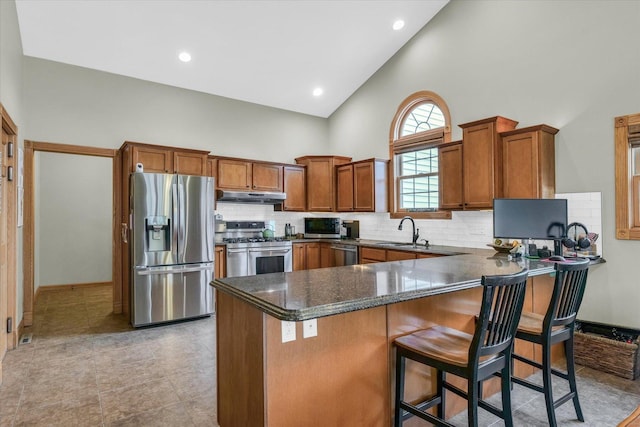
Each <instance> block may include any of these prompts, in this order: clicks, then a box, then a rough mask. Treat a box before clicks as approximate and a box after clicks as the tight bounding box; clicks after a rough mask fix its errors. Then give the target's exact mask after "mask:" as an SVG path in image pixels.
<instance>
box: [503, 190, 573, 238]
mask: <svg viewBox="0 0 640 427" xmlns="http://www.w3.org/2000/svg"><path fill="white" fill-rule="evenodd" d="M566 230H567V200H566V199H494V200H493V237H498V238H501V239H537V240H558V239H561V238H563V237H565V236H566Z"/></svg>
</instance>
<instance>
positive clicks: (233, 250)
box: [227, 249, 247, 254]
mask: <svg viewBox="0 0 640 427" xmlns="http://www.w3.org/2000/svg"><path fill="white" fill-rule="evenodd" d="M246 252H247V250H246V249H227V253H228V254H242V253H246Z"/></svg>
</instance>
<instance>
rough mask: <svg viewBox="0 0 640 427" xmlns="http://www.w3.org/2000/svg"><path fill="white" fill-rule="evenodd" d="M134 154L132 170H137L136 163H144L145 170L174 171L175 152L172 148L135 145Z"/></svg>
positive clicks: (157, 171)
mask: <svg viewBox="0 0 640 427" xmlns="http://www.w3.org/2000/svg"><path fill="white" fill-rule="evenodd" d="M132 154H133V162H132V165H131V166H132V168H131V172H135V171H136V164H138V163H142V166H143V167H144V171H145V172H156V173H173V152H172V151H171V150H163V149H161V148H151V147H139V146H133V149H132Z"/></svg>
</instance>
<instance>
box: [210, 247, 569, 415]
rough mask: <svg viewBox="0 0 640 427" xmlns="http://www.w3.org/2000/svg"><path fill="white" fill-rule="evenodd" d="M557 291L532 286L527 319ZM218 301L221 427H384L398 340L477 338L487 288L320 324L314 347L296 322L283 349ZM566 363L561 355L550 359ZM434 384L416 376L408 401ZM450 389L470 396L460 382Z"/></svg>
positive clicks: (528, 350)
mask: <svg viewBox="0 0 640 427" xmlns="http://www.w3.org/2000/svg"><path fill="white" fill-rule="evenodd" d="M362 249H368V248H362ZM370 249H376V250H381V251H382V252H385V250H384V249H379V248H370ZM365 252H366V251H365ZM552 288H553V278H552V277H550V276H549V275H544V276H535V277H530V278H529V280H528V285H527V294H526V298H525V310H532V311H534V312H536V313H544V310H545V309H546V307H547V305H548V303H549V300H548V295H549V292H551V289H552ZM218 295H219V304H218V312H217V313H218V314H217V325H218V329H217V330H218V337H217V338H218V341H217V348H218V360H217V363H218V378H217V386H218V394H217V398H218V413H217V417H218V423H219V424H220V425H221V426H233V425H241V426H245V425H246V426H278V427H288V426H292V427H293V426H301V425H340V426H352V425H355V426H360V425H364V426H380V427H382V426H389V425H392V421H393V420H392V414H393V407H392V401H393V400H392V399H393V384H394V372H393V370H392V369H390V367H392V366H393V352H392V351H390V349H392V348H393V340H394V339H395V338H396V337H397V336H398V335H401V334H406V333H408V332H411V331H413V330H417V329H420V328H425V327H428V326H430V325H432V324H433V323H439V324H442V325H445V326H448V327H452V328H457V329H460V330H464V331H465V332H467V333H473V325H474V316H475V314H476V313H478V311H479V309H480V303H481V297H482V289H481V287H480V286H478V287H475V288H471V289H464V290H459V291H453V292H448V293H444V294H439V295H433V296H429V297H425V298H418V299H414V300H409V301H402V302H398V303H393V304H389V305H386V306H379V307H373V308H368V309H364V310H357V311H353V312H348V313H342V314H337V315H332V316H326V317H321V318H318V319H317V326H318V331H319V333H318V336H317V337H314V338H311V339H303V338H301V337H302V328H303V325H302V322H296V326H295V327H296V331H297V332H296V335H297V337H298V339H297V340H295V341H292V342H286V343H283V342H282V324H281V321H280V320H278V319H276V318H274V317H272V316H270V315H268V314H265V313H263V312H262V311H260V310H259V309H257V308H256V307H254V306H252V305H251V304H249V303H247V302H245V301H242V300H240V299H238V298H236V297H234V296H232V295H230V294H227V293H226V292H220V293H219V294H218ZM534 296H535V297H534ZM238 326H241V327H242V331H243V333H242V334H239V333H238V332H237V331H238ZM515 347H516V351H517V352H518V353H519V354H522V355H524V356H527V357H534V358H535V359H536V360H538V361H540V360H541V359H542V358H541V355H540V353H539V352H538V351H534V345H533V344H532V343H527V342H524V341H520V340H516V343H515ZM536 347H537V346H536ZM554 347H555V346H554ZM562 359H563V353H562V348H561V347H558V352H557V353H555V352H554V354H553V355H552V360H554V361H558V362H560V361H561V360H562ZM239 360H241V361H242V363H238V361H239ZM336 361H340V363H336ZM514 369H515V374H516V375H518V376H520V377H527V376H529V375H531V374H532V373H533V369H532V368H531V367H528V366H525V365H523V364H521V363H520V362H518V361H516V362H515V364H514ZM434 377H435V374H434V371H433V369H431V368H429V367H426V366H417V365H416V366H414V367H412V369H410V370H409V374H408V375H407V378H406V383H405V390H406V391H405V397H406V398H407V399H409V400H410V401H420V400H421V399H424V398H425V397H427V396H428V394H430V393H431V390H433V387H435V382H436V381H435V378H434ZM453 380H454V381H455V384H456V385H457V386H459V387H464V386H463V384H462V379H459V378H454V379H453ZM498 390H499V379H498V378H493V379H490V380H488V381H486V382H485V384H484V393H485V396H490V395H492V394H494V393H495V392H496V391H498ZM465 410H466V401H465V400H463V399H461V398H460V397H458V396H456V395H454V394H450V395H449V396H448V399H447V407H446V415H447V417H451V416H454V415H455V414H457V413H459V412H462V411H465ZM318 420H322V421H321V422H319V421H318ZM412 425H413V424H412ZM416 425H417V424H416Z"/></svg>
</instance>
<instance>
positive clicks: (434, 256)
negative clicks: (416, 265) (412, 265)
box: [418, 254, 446, 259]
mask: <svg viewBox="0 0 640 427" xmlns="http://www.w3.org/2000/svg"><path fill="white" fill-rule="evenodd" d="M441 256H446V255H440V254H418V259H420V258H438V257H441Z"/></svg>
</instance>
